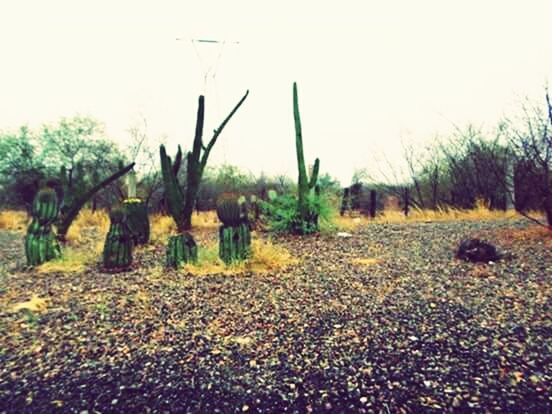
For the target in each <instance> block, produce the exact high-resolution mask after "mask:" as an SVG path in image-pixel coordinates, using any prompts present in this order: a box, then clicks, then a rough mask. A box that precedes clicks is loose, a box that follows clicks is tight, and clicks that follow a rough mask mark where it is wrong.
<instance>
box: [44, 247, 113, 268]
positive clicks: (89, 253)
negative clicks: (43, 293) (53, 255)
mask: <svg viewBox="0 0 552 414" xmlns="http://www.w3.org/2000/svg"><path fill="white" fill-rule="evenodd" d="M102 249H103V242H102V243H97V244H96V246H95V248H94V249H87V248H86V247H85V246H83V247H80V248H74V247H67V248H65V249H63V251H62V257H60V258H59V259H55V260H52V261H50V262H46V263H43V264H41V265H40V266H38V267H37V271H38V273H80V272H84V271H85V270H86V267H87V266H89V265H90V264H93V263H94V262H96V261H97V260H99V258H100V257H101V253H102Z"/></svg>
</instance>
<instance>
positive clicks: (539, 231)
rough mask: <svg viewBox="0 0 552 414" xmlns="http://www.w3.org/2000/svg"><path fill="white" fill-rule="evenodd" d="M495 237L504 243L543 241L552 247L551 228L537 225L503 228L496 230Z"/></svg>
mask: <svg viewBox="0 0 552 414" xmlns="http://www.w3.org/2000/svg"><path fill="white" fill-rule="evenodd" d="M497 237H498V238H499V239H500V240H501V242H502V243H503V244H505V245H512V244H518V243H524V244H531V243H544V245H545V246H546V247H548V248H551V249H552V230H551V229H549V228H547V227H543V226H539V225H532V226H529V227H527V228H524V229H505V230H502V231H500V232H498V234H497Z"/></svg>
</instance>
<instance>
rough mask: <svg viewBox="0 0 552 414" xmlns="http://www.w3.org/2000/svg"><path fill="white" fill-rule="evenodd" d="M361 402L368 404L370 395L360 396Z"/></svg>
mask: <svg viewBox="0 0 552 414" xmlns="http://www.w3.org/2000/svg"><path fill="white" fill-rule="evenodd" d="M360 402H361V403H362V404H366V403H367V402H368V397H360Z"/></svg>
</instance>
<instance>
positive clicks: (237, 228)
mask: <svg viewBox="0 0 552 414" xmlns="http://www.w3.org/2000/svg"><path fill="white" fill-rule="evenodd" d="M217 215H218V217H219V219H220V221H221V222H222V226H220V228H219V256H220V258H221V259H222V260H223V261H224V263H226V264H230V263H232V262H236V261H241V260H245V259H246V258H247V257H248V256H249V255H250V253H251V230H250V228H249V222H248V217H247V207H246V201H245V197H243V196H242V197H238V196H236V195H233V194H223V195H222V196H221V197H220V198H219V200H218V201H217Z"/></svg>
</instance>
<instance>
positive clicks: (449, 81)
mask: <svg viewBox="0 0 552 414" xmlns="http://www.w3.org/2000/svg"><path fill="white" fill-rule="evenodd" d="M550 27H552V1H550V0H542V1H538V0H525V1H522V0H519V1H514V0H512V1H508V0H478V1H472V0H463V1H452V0H434V1H430V0H417V1H410V0H404V1H368V0H364V1H349V0H341V1H339V2H338V1H327V2H326V1H321V0H318V1H299V0H279V1H277V2H268V1H261V0H257V1H242V0H226V1H224V0H223V1H207V0H202V1H183V0H181V1H169V0H165V1H163V0H156V1H153V0H152V1H138V0H118V1H114V0H111V1H109V0H93V1H92V0H91V1H79V0H48V1H44V0H36V1H29V0H13V1H9V0H0V58H1V61H0V128H2V129H6V128H16V127H18V126H20V125H21V124H24V123H28V124H30V125H31V126H37V125H40V124H41V123H43V122H54V121H57V120H58V119H59V118H60V117H62V116H72V115H75V114H81V115H90V116H93V117H95V118H97V119H99V120H100V121H102V122H104V123H105V125H106V130H107V133H108V134H109V136H111V137H113V138H114V139H116V140H117V141H118V142H120V143H123V144H124V143H125V141H126V140H128V132H127V129H128V128H129V126H131V124H132V123H133V122H135V120H136V119H137V118H138V117H139V116H143V117H145V118H146V119H147V121H148V125H149V134H150V135H151V137H152V138H153V139H157V138H159V137H161V136H163V135H166V136H167V139H166V142H167V143H168V145H169V147H170V150H171V151H172V150H174V149H175V148H176V145H177V144H178V143H180V144H182V145H183V146H184V147H189V146H190V145H191V141H192V136H193V130H194V123H195V112H196V106H197V96H198V94H199V93H205V94H206V130H205V131H206V132H207V133H208V132H209V131H212V129H213V128H215V127H216V126H217V125H218V123H219V122H220V121H221V120H222V119H223V118H224V116H225V115H226V113H227V111H229V110H230V109H231V108H232V107H233V105H234V104H235V103H236V102H237V101H238V99H239V98H240V97H241V96H242V94H243V93H244V92H245V90H246V89H249V90H250V96H249V98H248V99H247V100H246V102H245V103H244V105H243V106H242V108H241V109H240V111H239V112H238V113H237V114H236V116H235V117H234V119H233V120H232V121H231V123H230V124H229V125H228V126H227V129H225V131H224V132H223V134H222V135H221V137H220V138H219V140H220V142H219V143H218V144H217V145H216V146H215V147H214V150H213V152H212V157H211V163H212V164H215V163H220V162H225V161H226V162H228V163H231V164H235V165H238V166H240V167H242V168H243V169H245V170H250V171H252V172H254V173H259V172H260V171H261V170H264V171H265V172H267V173H269V174H274V173H288V174H290V175H291V176H293V177H294V176H295V175H296V161H295V149H294V129H293V117H292V93H291V91H292V82H293V81H297V82H298V85H299V99H300V107H301V114H302V120H303V133H304V145H305V153H306V158H307V162H308V163H312V162H313V160H314V158H315V157H320V159H321V170H322V172H329V173H330V174H332V175H333V176H335V177H337V178H339V179H340V180H341V182H342V183H343V184H348V183H349V181H350V179H351V176H352V174H353V171H354V169H355V168H363V167H368V168H370V167H372V168H373V163H374V156H378V157H379V156H381V154H386V156H387V157H388V158H389V159H390V160H393V161H394V160H398V158H399V154H400V152H401V149H400V146H401V139H402V140H403V141H416V142H419V141H423V140H427V139H430V138H431V137H432V136H434V135H435V134H436V133H441V134H446V133H447V132H450V131H451V130H452V123H454V124H457V125H465V124H467V123H468V122H473V123H475V124H478V125H479V124H483V125H486V126H492V125H494V124H495V123H496V122H497V121H498V120H499V119H500V117H501V116H502V115H503V114H504V113H510V112H511V110H512V108H513V107H514V106H513V105H514V104H515V103H516V102H517V101H518V99H519V98H520V97H523V96H526V95H527V96H530V97H533V98H535V99H540V98H542V96H541V95H542V92H543V87H544V85H545V84H546V82H547V81H548V82H550V80H551V79H552V47H551V43H550ZM176 38H181V39H182V40H179V41H177V40H176ZM191 39H216V40H220V41H226V42H227V43H226V44H224V45H223V44H215V45H212V44H196V46H195V47H194V44H193V43H192V42H191ZM232 41H239V44H233V43H230V42H232ZM220 52H222V53H221V54H220V60H219V62H218V65H216V61H217V57H218V55H219V53H220ZM211 65H212V66H216V69H217V70H216V77H215V78H214V79H213V78H212V77H208V78H207V82H204V79H203V74H204V71H206V70H207V69H208V68H209V66H211ZM206 135H207V136H206V139H208V138H210V135H208V134H206Z"/></svg>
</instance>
